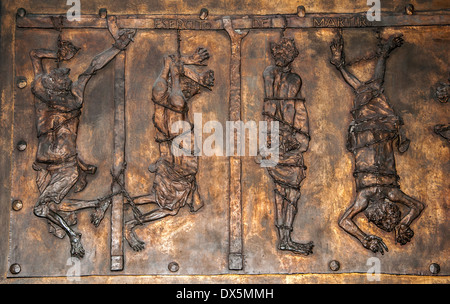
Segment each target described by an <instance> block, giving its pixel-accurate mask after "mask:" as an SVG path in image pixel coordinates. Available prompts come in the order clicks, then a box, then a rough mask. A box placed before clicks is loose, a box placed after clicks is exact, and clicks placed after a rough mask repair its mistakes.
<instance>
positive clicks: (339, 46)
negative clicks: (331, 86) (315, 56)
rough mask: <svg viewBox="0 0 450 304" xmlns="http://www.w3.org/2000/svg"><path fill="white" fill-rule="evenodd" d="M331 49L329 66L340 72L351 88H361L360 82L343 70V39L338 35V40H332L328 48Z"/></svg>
mask: <svg viewBox="0 0 450 304" xmlns="http://www.w3.org/2000/svg"><path fill="white" fill-rule="evenodd" d="M330 49H331V56H332V57H331V60H330V62H331V64H333V65H334V66H336V68H337V69H338V70H339V72H341V75H342V77H343V78H344V80H345V81H346V82H347V83H348V84H349V85H350V86H351V87H352V88H353V89H355V90H356V89H357V88H358V87H360V86H361V81H359V79H358V78H356V77H355V76H354V75H353V74H352V73H350V72H349V71H348V70H347V69H346V68H345V56H344V39H343V38H342V36H341V35H339V38H338V39H334V40H333V42H332V43H331V46H330Z"/></svg>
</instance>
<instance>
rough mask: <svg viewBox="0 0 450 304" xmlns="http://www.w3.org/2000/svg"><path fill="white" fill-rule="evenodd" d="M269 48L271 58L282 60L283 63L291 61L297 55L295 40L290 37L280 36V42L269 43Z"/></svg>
mask: <svg viewBox="0 0 450 304" xmlns="http://www.w3.org/2000/svg"><path fill="white" fill-rule="evenodd" d="M270 50H271V52H272V56H273V58H275V60H280V62H283V65H287V64H289V63H291V62H292V61H294V59H295V58H297V56H298V55H299V51H298V49H297V47H296V46H295V41H294V39H292V38H282V39H281V41H280V43H275V42H272V43H270Z"/></svg>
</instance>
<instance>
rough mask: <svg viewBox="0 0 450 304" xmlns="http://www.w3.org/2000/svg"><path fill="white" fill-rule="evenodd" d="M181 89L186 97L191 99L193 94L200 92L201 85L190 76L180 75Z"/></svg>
mask: <svg viewBox="0 0 450 304" xmlns="http://www.w3.org/2000/svg"><path fill="white" fill-rule="evenodd" d="M180 84H181V91H182V92H183V95H184V98H186V99H187V100H189V99H190V98H191V97H192V96H194V95H196V94H198V93H200V85H199V84H198V83H197V82H195V81H193V80H192V79H190V78H188V77H185V76H183V77H180Z"/></svg>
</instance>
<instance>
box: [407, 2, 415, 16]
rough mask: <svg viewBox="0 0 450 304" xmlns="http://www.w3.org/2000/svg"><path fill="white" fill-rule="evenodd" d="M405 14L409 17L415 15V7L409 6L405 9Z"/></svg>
mask: <svg viewBox="0 0 450 304" xmlns="http://www.w3.org/2000/svg"><path fill="white" fill-rule="evenodd" d="M405 12H406V14H407V15H413V14H414V5H412V4H408V5H407V6H406V8H405Z"/></svg>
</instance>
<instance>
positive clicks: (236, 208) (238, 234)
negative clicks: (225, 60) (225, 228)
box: [223, 17, 248, 270]
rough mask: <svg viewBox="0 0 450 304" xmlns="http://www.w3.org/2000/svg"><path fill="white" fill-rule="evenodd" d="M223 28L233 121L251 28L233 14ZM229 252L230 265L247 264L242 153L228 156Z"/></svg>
mask: <svg viewBox="0 0 450 304" xmlns="http://www.w3.org/2000/svg"><path fill="white" fill-rule="evenodd" d="M223 23H224V28H225V30H226V31H227V33H228V35H229V36H230V38H231V63H230V103H229V119H230V121H240V120H241V42H242V39H243V38H244V37H245V36H246V35H247V33H248V32H242V33H238V32H236V31H235V30H234V29H233V27H232V23H231V19H230V18H227V17H226V18H224V19H223ZM237 136H240V134H239V131H238V132H237V133H235V134H233V136H231V138H230V141H231V142H230V144H231V145H233V146H234V147H237V145H236V144H237V142H238V141H239V140H238V138H237ZM229 174H230V175H229V182H230V186H229V210H230V219H229V238H230V239H229V255H228V268H229V269H230V270H242V269H243V268H244V256H243V241H242V189H241V177H242V163H241V159H240V157H239V156H230V158H229Z"/></svg>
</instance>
